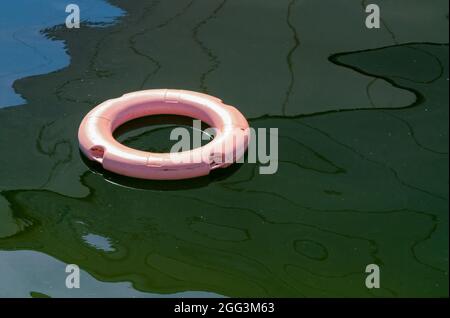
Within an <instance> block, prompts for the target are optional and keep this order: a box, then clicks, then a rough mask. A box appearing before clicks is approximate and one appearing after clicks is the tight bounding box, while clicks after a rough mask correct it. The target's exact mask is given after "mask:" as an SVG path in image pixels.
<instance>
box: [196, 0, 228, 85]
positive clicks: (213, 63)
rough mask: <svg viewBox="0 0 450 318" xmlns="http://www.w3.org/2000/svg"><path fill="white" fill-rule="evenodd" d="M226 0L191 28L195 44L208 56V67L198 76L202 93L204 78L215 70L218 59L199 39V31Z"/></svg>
mask: <svg viewBox="0 0 450 318" xmlns="http://www.w3.org/2000/svg"><path fill="white" fill-rule="evenodd" d="M227 1H228V0H222V1H221V2H220V3H219V5H218V6H217V7H216V8H215V9H214V10H213V11H212V13H211V14H210V15H209V16H207V17H206V18H204V19H203V20H201V21H200V22H199V23H197V25H196V26H195V27H194V28H193V29H192V38H193V39H194V41H195V42H196V43H197V45H198V46H199V47H200V48H201V50H202V51H203V53H204V54H205V55H206V56H207V57H208V61H209V63H210V65H211V66H210V67H209V69H208V70H206V71H205V72H204V73H203V74H202V75H201V76H200V89H201V91H202V92H204V93H208V86H207V84H206V80H207V78H208V76H209V75H211V74H212V73H213V72H214V71H215V70H217V69H218V68H219V66H220V61H219V59H218V57H217V56H216V55H215V54H214V53H213V51H212V50H211V49H210V48H208V47H207V46H206V44H205V43H204V41H202V40H200V36H199V32H200V30H201V29H202V28H203V27H205V26H206V25H207V24H208V23H209V22H210V21H211V20H213V19H214V18H215V17H216V16H217V14H219V12H220V11H221V10H222V9H223V7H224V6H225V5H226V3H227Z"/></svg>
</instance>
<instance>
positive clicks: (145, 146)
mask: <svg viewBox="0 0 450 318" xmlns="http://www.w3.org/2000/svg"><path fill="white" fill-rule="evenodd" d="M193 120H195V119H194V118H191V117H187V116H179V115H152V116H145V117H141V118H137V119H133V120H131V121H129V122H126V123H124V124H122V125H121V126H119V127H118V128H117V129H116V130H115V131H114V132H113V137H114V138H115V139H116V140H117V141H118V142H120V143H121V144H123V145H125V146H127V147H130V148H133V149H137V150H141V151H147V152H154V153H169V152H171V151H172V149H173V146H174V145H175V144H177V143H179V142H180V140H181V139H182V138H184V140H185V141H188V142H189V143H188V144H187V145H186V146H187V149H183V150H192V149H195V148H198V147H202V146H204V145H206V144H207V143H209V142H210V141H211V140H212V139H213V138H214V135H213V134H211V133H210V131H208V132H207V131H205V130H207V129H208V128H210V126H209V125H208V124H206V123H204V122H201V123H200V125H199V127H195V126H194V125H193V123H194V122H193ZM176 128H182V129H183V134H176V133H175V134H174V136H172V137H173V138H174V137H176V138H178V139H174V140H171V133H172V131H173V130H174V129H176ZM198 137H200V138H198ZM194 138H195V139H196V140H197V141H195V140H194ZM198 141H200V143H199V142H198ZM178 145H179V144H178Z"/></svg>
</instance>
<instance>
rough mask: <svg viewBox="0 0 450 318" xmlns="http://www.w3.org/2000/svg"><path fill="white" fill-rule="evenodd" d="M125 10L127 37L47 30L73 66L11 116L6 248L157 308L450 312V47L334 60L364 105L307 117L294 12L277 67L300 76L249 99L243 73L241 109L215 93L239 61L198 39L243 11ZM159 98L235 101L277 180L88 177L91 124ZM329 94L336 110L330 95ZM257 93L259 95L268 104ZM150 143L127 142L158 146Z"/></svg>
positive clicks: (184, 4)
mask: <svg viewBox="0 0 450 318" xmlns="http://www.w3.org/2000/svg"><path fill="white" fill-rule="evenodd" d="M113 3H114V4H117V5H119V6H120V7H122V8H124V9H125V10H126V11H127V12H128V14H127V15H126V16H125V17H123V18H122V19H121V20H120V21H119V23H118V24H117V25H115V26H110V27H107V28H100V29H92V28H89V27H84V28H83V27H82V28H81V29H80V30H70V31H69V30H66V29H63V28H60V27H56V28H54V29H52V30H47V34H48V35H49V36H50V37H53V38H55V39H64V40H65V41H66V43H67V50H68V52H69V53H70V55H71V58H72V61H71V64H70V66H69V67H67V68H65V69H63V70H60V71H57V72H54V73H50V74H46V75H41V76H34V77H29V78H24V79H22V80H19V81H17V82H16V83H15V89H16V91H18V92H19V93H21V94H22V96H23V97H24V98H25V99H26V100H27V101H28V103H27V104H26V105H23V106H19V107H11V108H5V109H2V110H0V125H1V130H0V147H1V152H2V155H1V156H0V167H2V168H1V169H0V189H1V193H0V223H1V225H0V249H2V250H10V251H13V250H35V251H40V252H43V253H46V254H48V255H51V256H54V257H56V258H57V259H60V260H62V261H64V262H66V263H75V264H78V265H80V267H81V268H83V269H84V270H85V271H87V272H89V273H90V274H92V275H93V276H94V277H95V278H97V279H98V280H101V281H110V282H118V281H130V282H132V284H133V286H134V287H135V288H136V289H139V290H142V291H148V292H158V293H174V292H179V291H185V290H202V291H211V292H215V293H218V294H221V295H226V296H275V297H281V296H294V297H314V296H317V297H322V296H325V297H330V296H356V297H373V296H388V297H404V296H406V297H408V296H413V297H416V296H425V297H429V296H448V249H449V246H448V108H449V107H448V105H449V100H448V45H447V44H433V43H405V44H393V45H387V46H386V45H384V46H379V48H376V49H368V50H357V51H356V50H355V51H352V52H340V51H336V52H335V54H332V55H331V56H329V59H328V60H325V61H323V62H322V63H324V64H325V63H326V64H327V65H332V66H333V67H338V68H339V70H340V71H341V70H342V71H345V72H348V74H353V75H352V76H355V78H356V76H360V77H361V78H364V80H365V84H364V87H365V90H364V91H363V93H364V94H361V97H360V98H356V99H355V100H354V102H355V103H356V105H350V104H349V105H347V106H342V104H341V105H337V106H335V107H334V108H333V107H331V108H330V107H329V105H328V106H327V107H323V108H319V106H321V105H318V106H317V105H316V106H317V107H316V109H318V111H317V112H312V111H309V110H307V111H303V110H304V107H303V105H301V104H298V100H301V98H300V97H296V94H295V93H296V87H297V86H298V83H297V82H296V80H298V77H299V76H301V75H300V74H301V67H300V68H299V70H298V71H297V69H296V68H295V67H296V66H295V65H294V64H295V63H294V62H295V61H296V59H295V56H296V55H295V54H296V51H297V50H298V51H301V35H295V34H296V33H301V32H300V31H299V30H298V29H297V30H296V29H295V28H294V25H295V24H294V22H293V21H292V16H290V15H291V14H292V12H291V10H294V6H295V5H296V2H295V1H294V2H289V3H288V2H286V3H285V4H286V5H288V8H289V11H288V15H287V16H285V17H284V18H285V19H286V20H285V23H286V24H287V26H286V29H283V31H284V32H286V33H287V39H291V40H292V39H297V40H298V39H300V42H297V40H292V42H291V45H287V46H286V48H285V50H284V53H285V54H287V55H286V56H285V58H286V59H280V61H279V62H277V63H279V64H277V65H276V66H277V67H278V68H287V69H288V72H286V73H285V77H283V79H278V78H272V79H270V78H269V79H266V82H264V83H262V84H260V86H259V87H258V88H254V89H253V90H252V89H251V85H252V84H249V87H247V88H246V87H245V86H242V85H241V84H242V83H241V80H240V79H239V72H243V73H244V75H243V79H242V81H245V80H246V77H247V76H248V74H245V73H246V72H247V70H246V69H238V68H236V69H234V70H231V71H234V75H235V76H236V77H237V79H236V81H237V82H239V85H241V86H240V87H239V89H236V88H235V91H233V90H232V92H231V93H230V90H227V87H228V86H230V85H232V84H233V83H230V78H226V75H224V82H223V83H220V82H217V81H216V82H214V80H212V79H211V78H212V76H213V75H214V74H215V73H217V72H219V71H220V69H221V67H224V65H227V66H228V68H229V67H231V66H230V65H231V64H230V63H228V64H227V62H226V61H225V62H222V60H221V59H220V58H219V56H220V55H221V53H222V52H225V53H223V54H225V55H226V56H233V54H235V53H234V52H228V53H227V51H226V48H225V46H226V44H225V43H224V44H223V46H224V48H223V50H225V51H221V50H220V49H217V48H215V49H212V48H211V47H210V46H208V42H207V41H206V40H205V37H206V35H204V34H203V33H202V32H206V31H205V30H209V28H208V27H205V25H206V24H208V23H209V24H211V25H213V24H214V23H213V22H214V21H216V20H217V21H216V26H215V27H216V28H220V27H223V28H226V26H227V23H226V19H225V18H224V17H223V16H222V18H220V14H221V13H222V14H223V15H225V13H224V12H223V11H221V10H225V9H226V8H227V6H230V5H232V4H230V3H227V1H211V3H210V4H208V5H206V4H205V3H203V5H202V6H200V7H198V6H197V7H195V6H196V5H198V2H197V1H180V2H179V3H178V4H177V5H176V6H172V7H171V8H170V9H168V8H166V9H164V5H165V4H164V3H163V2H158V1H153V2H148V3H144V2H141V1H114V2H113ZM208 3H209V2H208ZM188 17H189V18H188ZM229 18H230V19H232V18H233V17H232V16H231V17H229ZM235 18H236V19H238V18H239V17H235ZM217 25H219V26H217ZM222 31H223V30H222ZM294 31H295V32H294ZM223 32H225V31H223ZM292 32H294V33H292ZM174 34H177V36H175V37H174V38H171V37H170V35H174ZM202 34H203V36H202ZM227 36H228V35H227ZM227 36H224V38H225V39H226V38H227ZM236 36H237V37H239V35H238V34H236ZM164 41H166V42H168V43H169V44H167V46H165V45H166V44H165V43H166V42H164ZM255 41H256V40H255ZM216 44H217V43H216ZM299 44H300V47H299ZM371 47H373V46H371ZM164 48H166V49H167V52H165V53H167V54H162V53H164ZM186 48H188V49H186ZM228 50H231V49H230V48H228ZM278 50H281V48H279V49H278ZM233 58H234V59H239V56H235V57H233ZM243 58H245V57H243ZM225 60H226V59H225ZM168 61H172V62H171V63H169V62H168ZM296 63H297V64H296V65H297V67H298V63H300V62H296ZM249 67H251V66H249ZM258 67H259V68H263V69H264V68H265V65H263V64H260V65H258ZM267 67H268V68H270V67H271V66H270V65H267ZM228 71H230V70H228ZM296 74H298V75H296ZM346 74H347V73H346ZM348 76H351V75H348ZM209 80H210V81H209ZM225 80H227V82H226V83H225ZM255 81H261V78H258V79H255ZM211 82H212V83H213V84H211ZM271 82H273V83H274V86H275V87H276V86H277V85H280V82H282V84H283V88H282V89H280V90H276V89H275V91H274V92H276V93H277V94H279V100H278V103H275V104H274V103H272V102H269V101H268V102H266V103H264V95H265V94H267V95H270V97H269V96H268V97H267V98H268V99H270V98H273V94H272V92H270V85H269V84H270V83H271ZM222 85H223V87H222ZM254 85H256V84H254ZM265 85H267V86H265ZM318 85H319V84H318ZM336 85H337V86H339V85H341V86H342V85H345V84H343V83H341V82H338V81H337V82H336ZM380 85H381V86H380ZM383 85H384V86H385V87H386V88H383ZM159 87H174V88H185V89H192V90H198V91H204V92H207V93H211V94H213V95H218V96H220V95H221V90H223V91H224V94H225V95H227V94H228V96H225V97H224V100H225V101H226V102H228V103H230V104H235V105H236V106H238V107H239V108H240V109H241V110H242V111H243V113H244V114H246V115H247V117H249V118H250V120H249V121H250V124H251V126H252V127H255V128H257V127H267V128H269V127H278V128H279V134H280V136H279V138H280V139H279V142H280V143H279V151H280V153H279V158H280V163H279V169H278V172H277V173H276V174H274V175H260V174H259V173H258V166H257V165H254V164H243V165H236V166H234V167H232V168H230V169H227V170H225V171H220V172H218V173H214V174H212V175H211V176H208V177H204V178H199V179H195V180H189V181H177V182H175V181H173V182H155V181H139V180H132V179H129V178H124V177H120V176H116V175H112V174H110V173H107V172H105V171H103V170H101V169H100V168H98V167H97V166H95V165H92V164H90V163H87V162H86V161H85V160H84V159H83V157H82V156H81V155H80V153H79V151H78V142H77V139H76V138H77V135H76V133H77V128H78V125H79V122H80V121H81V119H82V117H83V116H84V115H85V114H86V113H87V112H88V111H89V110H90V109H91V108H92V107H93V106H95V105H96V104H98V103H100V102H101V101H103V100H106V99H108V98H112V97H116V96H120V95H121V94H123V93H125V92H129V91H134V90H138V89H145V88H159ZM264 87H265V88H266V89H267V91H265V90H263V89H262V88H264ZM388 87H390V88H388ZM246 89H247V93H246V94H245V97H242V104H241V103H240V101H241V94H244V93H243V91H245V90H246ZM322 89H323V94H325V95H326V94H327V89H328V87H327V86H325V87H323V88H322ZM358 89H359V86H358ZM358 89H356V88H354V87H353V86H350V87H347V90H346V91H342V94H343V95H344V94H347V95H352V94H354V93H355V94H356V91H357V90H358ZM385 89H389V90H390V92H391V90H395V91H397V92H399V93H397V95H398V96H400V97H398V96H397V97H395V98H393V100H394V101H397V102H399V103H400V101H401V102H402V103H403V102H405V101H407V100H408V99H409V98H410V96H413V97H414V98H413V99H412V101H411V102H409V103H407V104H402V103H400V104H395V103H394V104H389V103H388V101H386V100H384V99H383V96H384V95H385V92H386V91H385ZM249 92H252V93H258V96H256V95H255V98H256V99H257V100H258V102H257V105H255V104H252V103H249V100H251V97H252V96H251V94H249ZM358 93H360V92H359V90H358ZM402 94H403V95H404V96H403V97H402ZM248 95H250V96H248ZM220 97H223V96H220ZM363 97H364V98H365V99H364V100H362V98H363ZM296 98H297V99H296ZM339 102H342V100H341V101H339ZM358 102H361V104H362V105H361V107H358V105H357V104H358ZM311 103H313V102H311ZM322 106H323V105H322ZM306 108H307V109H309V108H308V107H306ZM311 109H312V108H311ZM140 137H141V138H143V139H141V141H140V140H139V136H138V137H136V136H135V137H133V140H131V141H128V142H127V141H126V140H125V141H124V142H125V143H126V144H129V145H130V146H133V145H134V144H133V142H136V143H138V144H139V143H145V142H143V141H142V140H145V138H146V136H145V134H142V136H140ZM147 137H148V136H147ZM88 233H93V234H97V235H101V236H103V237H107V238H108V239H109V241H110V242H111V245H112V247H113V250H111V251H104V250H99V249H96V248H94V247H92V246H90V245H88V244H86V242H85V241H84V240H83V238H82V237H83V236H84V235H86V234H88ZM371 263H376V264H379V265H380V266H381V273H382V278H381V286H382V287H381V288H380V289H379V290H368V289H367V288H366V287H365V285H364V281H365V277H366V274H365V273H364V269H365V267H366V265H367V264H371Z"/></svg>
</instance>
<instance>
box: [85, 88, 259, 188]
mask: <svg viewBox="0 0 450 318" xmlns="http://www.w3.org/2000/svg"><path fill="white" fill-rule="evenodd" d="M158 114H167V115H180V116H188V117H192V118H195V119H200V120H201V121H203V122H205V123H207V124H208V125H209V126H210V127H213V128H215V129H216V135H215V137H214V139H213V140H212V141H211V142H209V143H208V144H206V145H204V146H203V147H199V148H195V149H192V150H190V151H183V152H174V153H151V152H145V151H140V150H136V149H132V148H129V147H126V146H124V145H122V144H120V143H119V142H118V141H117V140H115V139H114V137H113V135H112V134H113V132H114V130H115V129H116V128H117V127H119V126H120V125H122V124H124V123H125V122H128V121H130V120H133V119H136V118H140V117H144V116H149V115H158ZM249 138H250V133H249V126H248V122H247V120H246V119H245V117H244V116H243V115H242V114H241V113H240V112H239V111H238V110H237V109H236V108H234V107H233V106H229V105H225V104H223V103H222V101H221V100H220V99H218V98H216V97H212V96H209V95H205V94H201V93H196V92H191V91H185V90H170V89H156V90H144V91H138V92H133V93H129V94H125V95H123V96H122V97H119V98H116V99H110V100H107V101H105V102H103V103H101V104H100V105H98V106H97V107H95V108H94V109H92V110H91V111H90V112H89V113H88V114H87V115H86V116H85V117H84V119H83V121H82V122H81V124H80V128H79V131H78V140H79V143H80V149H81V151H82V152H83V153H84V155H86V157H87V158H89V159H90V160H94V161H97V162H99V163H101V164H102V166H103V168H104V169H106V170H108V171H112V172H115V173H117V174H121V175H125V176H129V177H135V178H141V179H159V180H173V179H187V178H194V177H199V176H204V175H207V174H209V172H210V171H211V170H213V169H217V168H224V167H227V166H229V165H230V164H232V163H233V162H235V161H237V160H238V159H240V158H241V157H242V156H243V155H244V153H245V151H246V149H247V147H248V143H249Z"/></svg>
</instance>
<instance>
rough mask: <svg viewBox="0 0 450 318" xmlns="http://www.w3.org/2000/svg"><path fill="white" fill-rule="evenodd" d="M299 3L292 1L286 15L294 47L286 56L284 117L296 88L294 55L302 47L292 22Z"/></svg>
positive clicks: (282, 107)
mask: <svg viewBox="0 0 450 318" xmlns="http://www.w3.org/2000/svg"><path fill="white" fill-rule="evenodd" d="M296 3H297V0H291V1H290V2H289V4H288V9H287V14H286V24H287V26H288V27H289V30H290V31H291V32H292V39H293V41H294V44H293V46H292V47H291V49H290V50H289V52H288V54H287V56H286V64H287V66H288V70H289V84H288V87H287V90H286V94H285V97H284V100H283V102H282V103H281V113H282V114H283V115H286V108H287V105H288V103H289V99H290V97H291V94H292V89H293V88H294V85H295V74H294V69H293V64H294V59H293V57H294V54H295V52H296V51H297V49H298V48H299V46H300V39H299V36H298V34H297V29H296V28H295V26H294V24H293V23H292V21H291V17H292V12H293V9H294V7H295V4H296Z"/></svg>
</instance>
